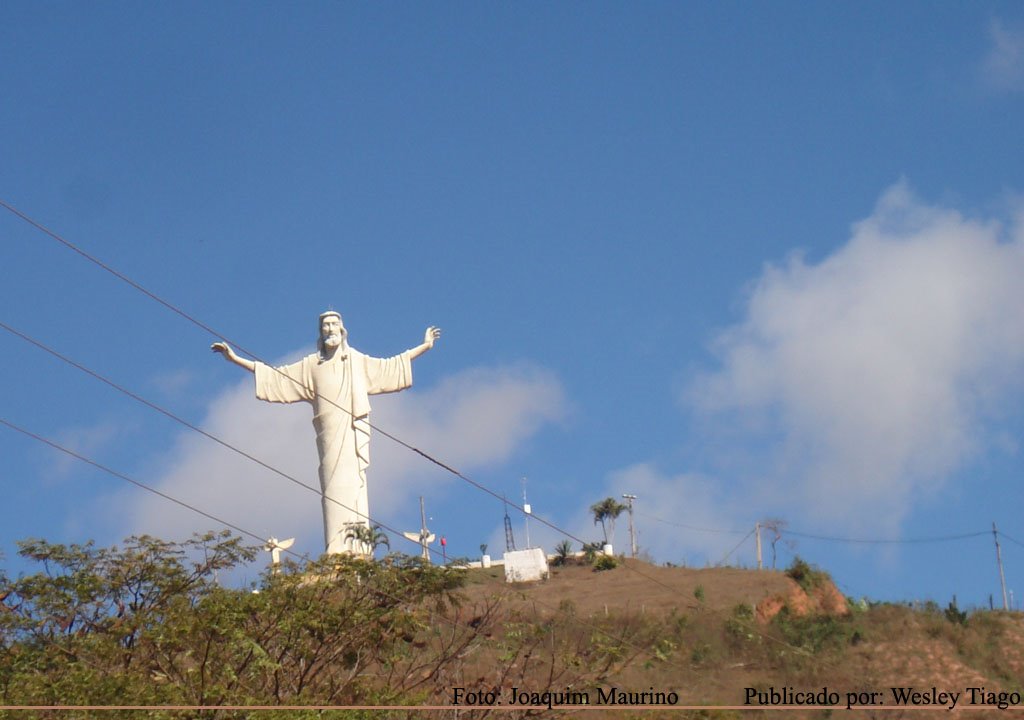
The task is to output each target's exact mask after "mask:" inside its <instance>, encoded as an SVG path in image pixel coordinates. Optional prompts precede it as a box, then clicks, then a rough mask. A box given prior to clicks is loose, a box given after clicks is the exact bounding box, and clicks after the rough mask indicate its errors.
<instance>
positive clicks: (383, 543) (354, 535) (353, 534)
mask: <svg viewBox="0 0 1024 720" xmlns="http://www.w3.org/2000/svg"><path fill="white" fill-rule="evenodd" d="M345 540H346V541H349V540H354V541H355V542H356V543H358V544H359V545H360V546H361V547H362V548H363V549H364V550H365V551H366V552H365V554H366V555H369V556H370V557H372V556H373V554H374V553H375V552H376V551H377V548H379V547H386V548H387V549H388V550H390V549H391V540H390V539H389V538H388V536H387V533H385V532H384V530H383V529H382V528H381V526H380V525H374V526H373V527H370V526H369V525H363V524H362V523H352V524H350V525H349V526H348V527H346V528H345Z"/></svg>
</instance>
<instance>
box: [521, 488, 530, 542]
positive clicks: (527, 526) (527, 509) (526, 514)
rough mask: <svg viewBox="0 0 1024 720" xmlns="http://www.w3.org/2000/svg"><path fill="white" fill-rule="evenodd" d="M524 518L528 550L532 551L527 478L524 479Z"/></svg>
mask: <svg viewBox="0 0 1024 720" xmlns="http://www.w3.org/2000/svg"><path fill="white" fill-rule="evenodd" d="M523 518H524V519H525V520H526V549H527V550H529V549H530V503H528V502H526V478H523Z"/></svg>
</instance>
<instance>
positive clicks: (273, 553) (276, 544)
mask: <svg viewBox="0 0 1024 720" xmlns="http://www.w3.org/2000/svg"><path fill="white" fill-rule="evenodd" d="M294 544H295V538H288V539H287V540H278V539H277V538H276V537H272V538H267V544H266V545H264V546H263V549H264V551H266V552H268V553H270V564H271V565H273V566H274V570H275V572H276V571H277V566H278V565H280V564H281V551H282V550H287V549H288V548H290V547H291V546H292V545H294Z"/></svg>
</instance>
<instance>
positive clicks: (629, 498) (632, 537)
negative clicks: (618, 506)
mask: <svg viewBox="0 0 1024 720" xmlns="http://www.w3.org/2000/svg"><path fill="white" fill-rule="evenodd" d="M622 497H623V498H625V499H626V503H627V504H628V505H629V550H630V554H629V556H630V557H631V558H633V559H634V560H635V559H636V529H635V528H634V527H633V501H634V500H636V495H630V494H629V493H623V494H622Z"/></svg>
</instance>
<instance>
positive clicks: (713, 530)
mask: <svg viewBox="0 0 1024 720" xmlns="http://www.w3.org/2000/svg"><path fill="white" fill-rule="evenodd" d="M636 514H637V515H639V516H640V517H645V518H648V519H649V520H654V521H656V522H660V523H664V524H665V525H671V526H672V527H677V528H683V529H685V530H696V531H697V532H706V533H719V534H722V535H741V534H743V533H745V532H746V533H749V531H747V530H721V529H717V528H704V527H696V526H694V525H684V524H683V523H677V522H672V521H671V520H664V519H662V518H660V517H655V516H654V515H648V514H647V513H642V512H639V511H637V513H636Z"/></svg>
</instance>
